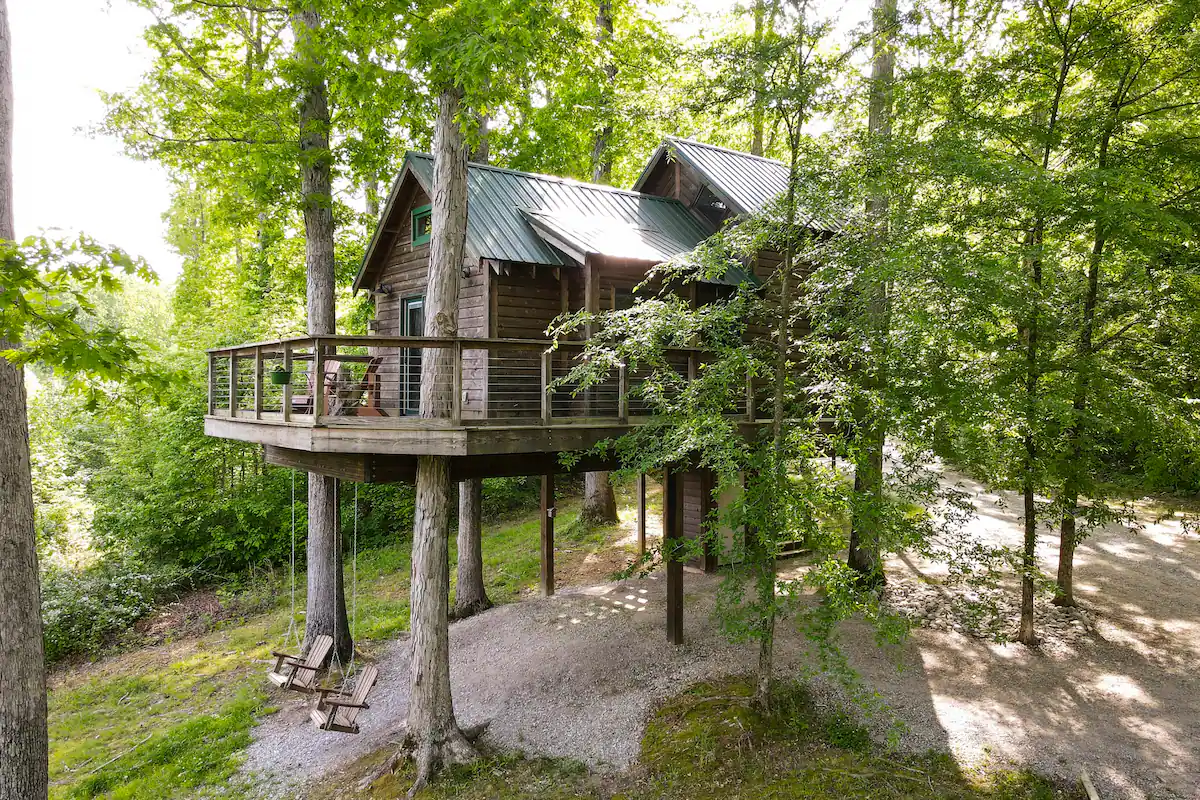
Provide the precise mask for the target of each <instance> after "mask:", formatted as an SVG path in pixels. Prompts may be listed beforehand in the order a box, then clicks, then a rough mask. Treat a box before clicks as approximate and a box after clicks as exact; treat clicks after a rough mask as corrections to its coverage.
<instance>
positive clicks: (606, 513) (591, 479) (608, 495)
mask: <svg viewBox="0 0 1200 800" xmlns="http://www.w3.org/2000/svg"><path fill="white" fill-rule="evenodd" d="M579 519H580V520H581V521H582V522H584V523H585V524H587V525H616V524H617V523H618V522H620V519H619V518H618V517H617V498H616V495H614V494H613V488H612V482H611V481H610V480H609V479H608V473H607V472H589V473H587V474H586V475H584V478H583V508H582V509H581V510H580V512H579Z"/></svg>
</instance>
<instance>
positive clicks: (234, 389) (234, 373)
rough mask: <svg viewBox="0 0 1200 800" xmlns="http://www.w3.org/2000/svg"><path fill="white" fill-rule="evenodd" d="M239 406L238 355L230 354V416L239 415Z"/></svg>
mask: <svg viewBox="0 0 1200 800" xmlns="http://www.w3.org/2000/svg"><path fill="white" fill-rule="evenodd" d="M237 407H238V357H237V353H230V354H229V416H231V417H236V416H237Z"/></svg>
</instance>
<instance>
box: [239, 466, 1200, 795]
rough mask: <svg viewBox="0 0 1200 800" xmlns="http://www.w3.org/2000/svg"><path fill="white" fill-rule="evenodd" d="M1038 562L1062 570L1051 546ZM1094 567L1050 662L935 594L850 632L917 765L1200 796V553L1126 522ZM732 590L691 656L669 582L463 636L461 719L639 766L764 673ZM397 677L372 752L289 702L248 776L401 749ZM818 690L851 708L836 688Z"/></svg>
mask: <svg viewBox="0 0 1200 800" xmlns="http://www.w3.org/2000/svg"><path fill="white" fill-rule="evenodd" d="M955 479H957V476H955ZM962 483H963V484H964V485H967V486H968V488H971V489H973V490H974V491H975V493H976V497H977V503H978V506H979V510H980V515H979V518H978V519H977V520H976V521H975V522H974V523H973V530H972V533H974V534H975V535H977V536H979V537H980V538H983V539H988V540H990V541H997V542H1005V543H1009V544H1016V543H1019V541H1020V536H1021V531H1020V519H1019V517H1018V516H1017V514H1016V512H1015V511H1014V510H1013V509H1014V508H1016V507H1017V506H1016V505H1014V503H1013V500H1014V498H1005V499H1006V500H1007V501H1008V502H1007V503H1006V504H1004V505H1001V506H998V505H997V500H998V499H1001V498H997V497H996V496H994V495H988V494H986V493H985V492H983V491H982V490H981V489H980V488H979V487H978V486H975V485H973V484H970V483H969V482H968V481H962ZM1039 555H1041V556H1042V557H1043V559H1044V566H1045V567H1047V568H1049V567H1051V566H1052V565H1053V560H1054V542H1052V541H1051V539H1050V537H1048V536H1047V537H1046V539H1045V540H1044V541H1043V542H1042V543H1041V545H1040V550H1039ZM1076 563H1077V568H1076V575H1077V581H1078V584H1077V585H1078V589H1077V595H1078V596H1079V597H1080V599H1081V600H1082V602H1083V603H1085V604H1086V609H1087V610H1086V611H1085V612H1084V613H1082V614H1079V615H1074V614H1072V613H1070V612H1059V611H1058V610H1057V609H1055V610H1054V611H1053V612H1049V611H1046V609H1044V608H1040V609H1039V610H1040V611H1044V612H1045V613H1043V618H1048V619H1049V621H1052V622H1053V623H1054V624H1053V625H1048V626H1046V628H1045V631H1046V635H1047V643H1046V645H1045V646H1044V647H1043V648H1042V649H1040V650H1039V651H1029V650H1026V649H1025V648H1023V647H1021V646H1019V645H997V644H994V643H991V642H989V641H986V640H985V639H983V638H979V637H977V636H973V635H972V634H971V631H970V630H969V629H966V628H963V629H961V630H956V629H955V623H954V621H953V620H952V619H949V618H947V617H946V616H945V614H943V613H940V612H938V611H937V609H935V608H932V607H929V606H928V603H929V597H927V596H925V595H924V593H923V592H922V591H921V590H910V591H905V592H901V596H902V598H906V597H912V598H914V599H913V600H912V602H911V605H912V606H913V608H915V609H916V610H917V612H916V613H918V615H919V614H926V615H927V616H928V617H929V618H930V619H931V620H932V621H931V625H932V627H930V628H918V629H916V630H915V631H914V632H913V635H912V636H911V637H910V638H909V641H908V642H907V643H906V644H905V645H904V646H903V647H902V648H899V649H893V650H890V651H881V650H879V649H878V648H877V647H876V646H875V644H874V640H873V637H872V635H871V632H870V631H869V630H867V629H866V628H865V627H864V626H861V625H856V624H850V625H847V626H846V628H845V630H844V640H845V644H846V646H847V647H848V649H849V651H850V653H851V654H852V661H853V663H854V664H855V666H856V667H857V668H858V669H859V670H860V671H861V673H862V674H863V676H864V677H865V678H866V680H867V681H868V682H869V683H870V684H871V685H872V686H873V687H875V688H877V689H878V690H879V691H880V692H881V693H882V694H883V696H884V698H885V700H886V701H887V702H888V703H889V704H890V705H891V707H892V708H893V709H894V711H895V713H896V715H897V716H898V717H899V718H900V719H901V720H903V721H904V722H905V723H906V724H907V726H908V732H907V733H906V734H905V737H904V739H903V743H902V746H903V747H904V748H906V749H910V750H918V751H919V750H925V749H928V748H936V749H949V750H950V751H952V752H953V753H954V755H955V756H956V757H957V758H958V759H959V761H960V762H961V763H963V764H967V765H977V764H981V763H984V762H989V761H990V762H992V763H1008V762H1012V763H1016V764H1024V765H1027V766H1029V767H1031V768H1033V769H1035V770H1037V771H1040V772H1043V773H1047V774H1051V775H1056V776H1059V777H1063V778H1065V779H1068V780H1074V779H1075V778H1076V777H1077V776H1078V774H1079V770H1080V769H1082V768H1086V769H1088V770H1089V772H1090V773H1091V774H1092V776H1093V778H1094V779H1095V780H1096V782H1097V784H1098V788H1099V789H1100V791H1101V794H1102V796H1104V797H1106V798H1111V797H1129V798H1149V797H1162V798H1180V797H1182V798H1200V678H1198V677H1197V675H1196V666H1197V664H1200V593H1198V592H1197V591H1196V589H1197V586H1198V585H1200V584H1198V581H1200V542H1197V540H1196V539H1195V538H1194V537H1187V536H1185V535H1184V534H1183V532H1182V530H1181V529H1180V527H1179V525H1178V523H1177V522H1169V521H1168V522H1161V523H1153V524H1148V525H1147V526H1146V527H1145V528H1144V529H1143V530H1142V531H1140V532H1137V533H1135V532H1131V531H1129V530H1126V529H1125V528H1123V527H1120V526H1113V527H1110V528H1107V529H1105V530H1103V531H1101V532H1099V533H1098V534H1096V535H1094V536H1093V537H1092V538H1091V539H1089V540H1088V542H1087V543H1085V544H1084V545H1082V546H1081V547H1080V549H1079V552H1078V555H1077V562H1076ZM889 572H890V574H891V577H892V579H893V580H892V582H893V584H894V585H895V584H902V585H909V584H913V585H915V584H916V583H917V582H916V581H915V580H913V578H914V577H915V573H916V572H924V573H925V574H926V575H932V576H936V573H937V570H936V568H934V567H932V566H930V565H922V564H913V563H911V562H909V561H894V562H892V563H889ZM718 580H719V579H718V578H716V577H714V576H705V575H700V574H694V573H689V574H687V576H686V577H685V581H684V586H685V609H686V611H685V634H686V638H687V642H688V643H687V644H686V645H684V646H683V647H680V648H672V647H670V646H668V645H667V644H666V642H665V640H664V630H663V628H664V622H663V602H664V597H665V588H666V587H665V580H663V579H661V578H659V577H658V576H657V575H654V576H651V577H649V578H647V579H644V580H640V581H629V582H626V583H622V584H606V585H601V586H596V587H592V588H588V589H577V590H567V591H563V592H561V593H560V594H559V595H557V596H555V597H552V598H546V599H536V600H529V601H525V602H521V603H516V604H513V605H508V606H502V607H500V608H496V609H493V610H491V611H488V612H486V613H484V614H482V615H480V616H478V617H475V618H473V619H469V620H465V621H463V622H459V623H455V624H454V625H453V626H452V627H451V645H450V649H451V659H452V660H451V680H452V683H453V688H454V701H455V709H456V712H457V714H458V718H459V721H460V723H462V724H464V725H472V724H476V723H482V722H488V723H489V728H488V731H487V733H486V735H485V742H487V743H488V744H490V745H492V746H498V747H505V748H515V749H520V750H524V751H526V752H530V753H536V754H544V755H552V756H568V757H572V758H576V759H579V760H582V761H585V762H587V763H589V764H591V765H592V766H594V767H596V768H598V769H622V768H624V767H627V766H628V765H630V764H631V763H632V762H633V761H634V760H635V759H636V757H637V753H638V746H639V741H640V738H641V735H642V731H643V728H644V724H645V720H646V719H647V716H648V714H649V712H650V711H651V709H652V708H653V707H654V705H655V704H656V703H658V702H660V701H661V700H662V699H664V698H666V697H667V696H669V695H671V694H674V693H675V692H677V691H679V690H680V689H682V688H683V687H685V686H687V685H688V684H689V683H693V682H695V681H698V680H702V679H710V678H714V677H719V676H723V675H728V674H733V673H738V672H746V671H749V670H750V669H752V668H753V664H754V653H753V651H752V649H751V648H750V647H748V646H737V645H730V644H727V643H725V641H724V640H723V639H722V637H721V635H720V633H719V632H718V631H717V629H716V627H715V625H714V623H713V621H712V620H711V619H710V612H711V609H712V602H713V595H714V590H715V588H716V585H717V582H718ZM905 602H908V601H906V600H903V599H901V600H899V601H898V604H899V605H904V603H905ZM927 608H928V612H926V611H925V610H924V609H927ZM1056 615H1057V616H1056ZM1076 620H1078V624H1074V622H1075V621H1076ZM960 627H961V626H960ZM805 663H806V662H805V658H804V647H803V642H802V641H801V639H800V637H799V635H798V634H796V633H795V631H793V630H791V629H790V628H786V627H785V628H784V629H783V631H782V633H781V639H780V642H779V645H778V647H777V665H778V671H779V673H780V674H783V675H786V674H789V673H799V672H800V671H801V670H802V668H803V665H804V664H805ZM898 665H899V666H900V667H901V669H900V670H899V671H898V670H897V666H898ZM379 668H380V675H381V677H380V681H379V685H378V686H377V687H376V688H375V690H374V693H373V694H372V697H371V699H370V703H371V709H370V710H369V711H367V712H365V713H364V714H363V715H362V716H361V717H360V723H361V725H362V733H361V734H359V735H358V736H345V735H336V734H329V733H323V732H321V731H318V730H316V729H314V728H313V727H312V725H311V724H309V723H308V721H307V709H306V707H305V705H304V701H303V699H297V696H295V695H293V696H288V697H281V698H280V701H279V702H280V704H281V711H280V713H278V714H276V715H273V716H271V717H269V718H267V719H266V720H264V721H263V723H262V724H261V725H259V726H258V728H256V730H255V741H254V743H253V744H252V745H251V747H250V749H249V756H248V759H247V762H246V765H245V769H246V770H247V771H248V772H251V773H254V774H255V777H256V783H257V784H258V785H260V786H262V787H264V791H265V792H266V794H268V795H270V796H274V797H288V796H295V795H296V793H297V792H296V787H298V786H299V785H300V784H302V783H303V782H304V781H305V780H308V779H311V778H315V777H318V776H320V775H323V774H325V773H326V772H328V771H331V770H335V769H338V768H340V767H343V766H345V765H346V764H347V763H349V762H350V761H353V760H354V759H356V758H358V757H360V756H362V755H365V754H367V753H369V752H372V751H373V750H376V749H378V748H380V747H384V746H386V745H387V744H388V742H389V741H390V738H391V734H392V732H393V731H395V729H396V726H397V725H398V724H399V723H400V722H402V721H403V720H404V718H405V714H406V709H407V695H408V680H409V670H410V661H409V655H408V653H407V647H406V643H405V642H404V641H398V642H396V643H395V644H393V645H392V646H391V647H390V648H388V649H387V650H385V651H384V653H383V654H382V655H381V657H380V659H379ZM818 694H819V696H821V697H823V698H825V699H826V701H828V702H836V698H835V695H836V692H834V691H833V690H831V689H829V688H828V687H824V688H820V689H819V692H818Z"/></svg>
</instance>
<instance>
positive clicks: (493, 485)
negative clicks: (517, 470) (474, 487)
mask: <svg viewBox="0 0 1200 800" xmlns="http://www.w3.org/2000/svg"><path fill="white" fill-rule="evenodd" d="M541 492H542V483H541V478H538V477H532V476H526V477H520V478H485V479H484V481H483V509H482V510H483V517H484V519H495V518H497V517H503V516H505V515H508V514H515V513H517V512H520V511H531V510H533V509H535V508H537V507H538V504H539V503H540V502H541Z"/></svg>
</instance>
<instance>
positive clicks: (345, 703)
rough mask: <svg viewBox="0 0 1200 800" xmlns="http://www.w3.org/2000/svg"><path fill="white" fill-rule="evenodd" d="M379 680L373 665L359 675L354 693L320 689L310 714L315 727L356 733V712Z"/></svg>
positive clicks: (365, 702)
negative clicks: (314, 706) (315, 705)
mask: <svg viewBox="0 0 1200 800" xmlns="http://www.w3.org/2000/svg"><path fill="white" fill-rule="evenodd" d="M378 679H379V670H378V669H377V668H376V667H375V665H374V664H370V665H368V666H367V667H366V668H364V669H363V671H362V672H361V673H359V676H358V681H357V682H356V683H355V684H354V691H353V692H351V693H349V694H347V693H346V692H344V691H342V690H340V689H320V690H319V693H320V697H318V698H317V707H316V708H314V709H313V710H312V713H310V714H309V715H308V716H309V719H311V720H312V721H313V722H314V723H316V726H317V727H318V728H320V729H321V730H323V731H339V732H341V733H358V723H357V722H355V719H357V718H358V712H359V711H361V710H363V709H364V708H370V706H369V705H367V695H368V694H370V693H371V687H373V686H374V685H375V681H376V680H378Z"/></svg>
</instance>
